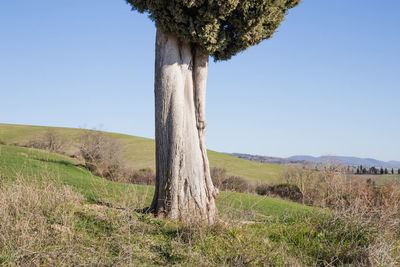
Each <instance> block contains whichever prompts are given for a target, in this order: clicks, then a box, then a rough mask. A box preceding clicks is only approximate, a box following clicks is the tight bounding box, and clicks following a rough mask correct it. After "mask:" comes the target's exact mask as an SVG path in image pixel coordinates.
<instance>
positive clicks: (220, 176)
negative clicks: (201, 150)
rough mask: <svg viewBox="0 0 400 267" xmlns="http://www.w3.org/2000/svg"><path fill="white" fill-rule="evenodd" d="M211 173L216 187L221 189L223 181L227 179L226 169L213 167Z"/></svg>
mask: <svg viewBox="0 0 400 267" xmlns="http://www.w3.org/2000/svg"><path fill="white" fill-rule="evenodd" d="M210 172H211V179H212V181H213V184H214V186H215V187H217V188H220V186H221V183H222V181H223V180H225V179H226V178H227V175H226V170H225V169H224V168H219V167H212V168H211V170H210Z"/></svg>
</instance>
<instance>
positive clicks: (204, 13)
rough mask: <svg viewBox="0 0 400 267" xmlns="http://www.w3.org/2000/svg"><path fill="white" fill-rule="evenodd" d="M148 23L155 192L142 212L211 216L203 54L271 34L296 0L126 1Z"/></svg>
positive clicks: (222, 56) (236, 48) (219, 55)
mask: <svg viewBox="0 0 400 267" xmlns="http://www.w3.org/2000/svg"><path fill="white" fill-rule="evenodd" d="M127 2H128V3H130V4H131V6H132V9H133V10H137V11H139V12H141V13H143V12H146V13H148V14H149V16H150V18H151V19H152V20H153V21H154V22H155V24H156V27H157V34H156V62H155V90H154V91H155V109H156V110H155V114H156V127H155V128H156V189H155V193H154V197H153V201H152V204H151V207H150V208H149V211H151V212H154V213H155V214H156V215H160V216H165V217H168V218H171V219H175V220H184V221H187V220H196V221H199V220H200V221H206V222H207V223H209V224H212V223H213V222H214V221H215V219H216V218H217V209H216V206H215V201H214V200H215V198H216V196H217V194H218V190H217V189H216V188H214V185H213V184H212V180H211V177H210V167H209V162H208V158H207V151H206V143H205V127H206V120H205V106H206V105H205V101H206V79H207V71H208V59H209V56H211V57H213V58H214V60H216V61H217V60H228V59H230V58H231V57H232V56H234V55H235V54H237V53H238V52H241V51H243V50H246V49H247V48H248V47H250V46H253V45H256V44H258V43H260V42H261V41H262V40H264V39H268V38H270V37H272V35H273V34H274V32H275V31H276V29H277V28H278V26H279V25H280V23H281V22H282V21H283V19H284V18H285V15H286V13H287V11H288V10H289V9H290V8H293V7H295V6H296V5H297V4H298V3H299V2H300V0H265V1H254V0H243V1H239V0H221V1H214V0H190V1H189V0H156V1H154V0H127Z"/></svg>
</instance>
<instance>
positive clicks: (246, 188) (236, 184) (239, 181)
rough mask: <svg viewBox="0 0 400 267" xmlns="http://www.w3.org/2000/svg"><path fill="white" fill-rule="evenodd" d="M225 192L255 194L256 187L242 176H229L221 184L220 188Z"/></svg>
mask: <svg viewBox="0 0 400 267" xmlns="http://www.w3.org/2000/svg"><path fill="white" fill-rule="evenodd" d="M219 189H221V190H225V191H236V192H241V193H251V192H254V187H253V186H252V185H251V184H250V183H249V182H248V181H247V180H245V179H244V178H243V177H240V176H229V177H228V178H226V179H224V180H223V181H222V182H221V185H220V187H219Z"/></svg>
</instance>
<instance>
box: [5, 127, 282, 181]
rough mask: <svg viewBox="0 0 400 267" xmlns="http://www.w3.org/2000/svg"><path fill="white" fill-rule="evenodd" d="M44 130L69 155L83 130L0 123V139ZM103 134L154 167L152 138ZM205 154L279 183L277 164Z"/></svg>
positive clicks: (236, 171)
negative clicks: (64, 144) (61, 140)
mask: <svg viewBox="0 0 400 267" xmlns="http://www.w3.org/2000/svg"><path fill="white" fill-rule="evenodd" d="M48 129H55V130H56V131H57V132H58V133H59V134H61V135H63V136H65V137H67V138H68V139H69V140H71V144H70V147H69V149H68V153H69V154H71V155H72V154H74V153H76V152H77V143H78V141H79V137H80V136H81V135H82V134H83V133H84V131H85V130H83V129H73V128H54V127H42V126H25V125H12V124H0V140H2V141H4V142H6V143H7V144H18V145H24V144H26V143H27V142H28V141H30V140H33V139H34V138H37V137H39V136H41V135H43V134H44V133H45V132H46V131H47V130H48ZM106 134H107V135H108V136H110V137H112V138H114V139H116V140H118V141H120V142H122V143H123V144H124V147H125V160H126V161H127V163H128V165H129V166H131V167H133V168H135V169H141V168H151V169H152V170H154V169H155V167H154V166H155V152H154V149H155V145H154V140H152V139H148V138H142V137H136V136H130V135H124V134H117V133H106ZM208 156H209V160H210V164H211V166H212V167H219V168H225V169H226V170H227V172H228V174H230V175H238V176H242V177H244V178H246V179H248V180H250V181H254V182H255V181H264V182H271V183H274V182H279V180H280V176H281V174H282V173H283V172H284V167H283V166H280V165H276V164H268V163H260V162H254V161H248V160H244V159H239V158H236V157H232V156H229V155H226V154H224V153H219V152H215V151H211V150H208Z"/></svg>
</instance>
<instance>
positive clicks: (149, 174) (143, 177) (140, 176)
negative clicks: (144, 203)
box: [125, 168, 156, 185]
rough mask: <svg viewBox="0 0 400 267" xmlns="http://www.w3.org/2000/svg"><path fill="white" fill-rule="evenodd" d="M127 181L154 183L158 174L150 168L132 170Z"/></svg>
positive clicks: (144, 183)
mask: <svg viewBox="0 0 400 267" xmlns="http://www.w3.org/2000/svg"><path fill="white" fill-rule="evenodd" d="M126 177H127V179H126V180H125V182H128V183H131V184H142V185H154V184H155V181H156V176H155V174H154V173H153V170H152V169H150V168H145V169H140V170H138V171H137V170H130V171H129V172H128V173H127V175H126Z"/></svg>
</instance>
